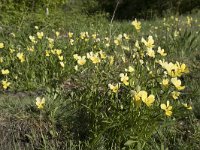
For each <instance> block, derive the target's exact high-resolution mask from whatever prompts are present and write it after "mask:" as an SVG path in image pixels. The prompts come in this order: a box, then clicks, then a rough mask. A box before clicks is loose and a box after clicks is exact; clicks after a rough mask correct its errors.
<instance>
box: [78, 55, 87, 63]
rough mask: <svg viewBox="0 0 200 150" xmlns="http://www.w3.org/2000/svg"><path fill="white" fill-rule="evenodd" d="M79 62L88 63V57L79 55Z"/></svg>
mask: <svg viewBox="0 0 200 150" xmlns="http://www.w3.org/2000/svg"><path fill="white" fill-rule="evenodd" d="M77 63H78V64H79V65H84V64H85V63H86V57H85V56H82V57H81V56H79V57H78V60H77Z"/></svg>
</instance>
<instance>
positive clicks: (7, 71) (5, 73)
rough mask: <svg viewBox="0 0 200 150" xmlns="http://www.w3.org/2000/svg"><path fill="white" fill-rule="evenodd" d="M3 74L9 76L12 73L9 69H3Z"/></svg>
mask: <svg viewBox="0 0 200 150" xmlns="http://www.w3.org/2000/svg"><path fill="white" fill-rule="evenodd" d="M1 73H2V74H3V75H7V74H9V73H10V71H9V70H8V69H2V70H1Z"/></svg>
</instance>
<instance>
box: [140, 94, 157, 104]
mask: <svg viewBox="0 0 200 150" xmlns="http://www.w3.org/2000/svg"><path fill="white" fill-rule="evenodd" d="M139 96H140V97H141V99H142V101H143V102H144V103H145V104H146V105H147V106H148V107H150V106H151V105H152V104H153V102H154V101H155V96H154V95H152V94H151V95H149V96H148V94H147V92H146V91H140V92H139Z"/></svg>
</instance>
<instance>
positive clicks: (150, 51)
mask: <svg viewBox="0 0 200 150" xmlns="http://www.w3.org/2000/svg"><path fill="white" fill-rule="evenodd" d="M147 55H148V56H149V57H152V58H155V51H154V50H153V49H151V48H148V49H147Z"/></svg>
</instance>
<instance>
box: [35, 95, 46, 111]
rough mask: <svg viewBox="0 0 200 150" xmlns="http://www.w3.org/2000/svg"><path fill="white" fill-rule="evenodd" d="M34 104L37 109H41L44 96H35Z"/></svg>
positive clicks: (43, 103)
mask: <svg viewBox="0 0 200 150" xmlns="http://www.w3.org/2000/svg"><path fill="white" fill-rule="evenodd" d="M35 104H36V106H37V108H38V109H43V108H44V105H45V98H44V97H43V98H40V97H37V98H36V103H35Z"/></svg>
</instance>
